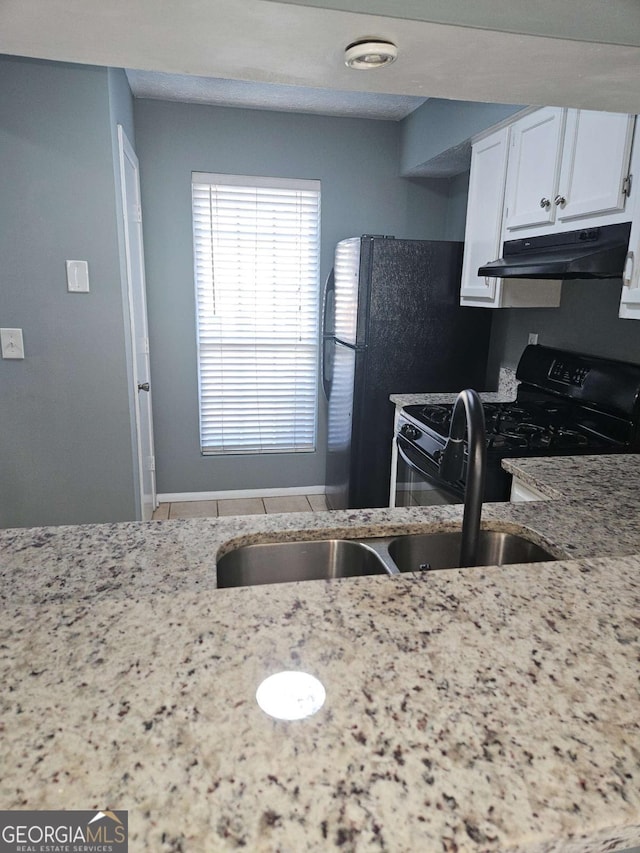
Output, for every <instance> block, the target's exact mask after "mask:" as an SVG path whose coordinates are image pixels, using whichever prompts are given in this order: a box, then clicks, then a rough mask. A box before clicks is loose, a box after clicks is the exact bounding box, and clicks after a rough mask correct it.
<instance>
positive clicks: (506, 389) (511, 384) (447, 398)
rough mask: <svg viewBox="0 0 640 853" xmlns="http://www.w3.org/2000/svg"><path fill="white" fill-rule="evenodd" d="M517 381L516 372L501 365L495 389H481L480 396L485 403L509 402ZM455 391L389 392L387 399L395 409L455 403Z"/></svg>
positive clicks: (513, 395)
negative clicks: (393, 404) (423, 392)
mask: <svg viewBox="0 0 640 853" xmlns="http://www.w3.org/2000/svg"><path fill="white" fill-rule="evenodd" d="M517 390H518V381H517V380H516V374H515V372H514V371H513V370H510V369H509V368H508V367H501V368H500V372H499V375H498V388H497V390H496V391H481V392H480V397H481V399H482V400H483V401H484V402H485V403H511V402H513V400H515V398H516V392H517ZM457 396H458V395H457V394H456V393H453V394H452V393H439V392H436V393H425V394H391V395H390V396H389V399H390V400H391V402H392V403H395V406H396V409H402V408H404V407H405V406H424V405H426V404H428V403H455V400H456V397H457Z"/></svg>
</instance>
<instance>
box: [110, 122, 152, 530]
mask: <svg viewBox="0 0 640 853" xmlns="http://www.w3.org/2000/svg"><path fill="white" fill-rule="evenodd" d="M118 150H119V156H120V182H121V189H122V207H123V216H124V238H125V258H126V269H127V290H128V296H129V317H130V322H131V344H132V346H131V350H132V370H133V377H132V378H133V388H134V400H135V406H134V414H135V432H136V442H137V468H138V477H139V483H140V489H139V502H138V513H139V517H140V518H142V519H143V521H149V520H150V519H151V517H152V515H153V511H154V510H155V509H156V506H157V497H156V476H155V453H154V447H153V414H152V409H151V372H150V369H149V331H148V324H147V299H146V291H145V275H144V249H143V242H142V206H141V204H140V175H139V167H138V158H137V157H136V153H135V151H134V150H133V147H132V145H131V143H130V142H129V140H128V139H127V136H126V134H125V132H124V129H123V128H122V125H118Z"/></svg>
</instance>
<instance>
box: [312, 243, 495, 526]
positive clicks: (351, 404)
mask: <svg viewBox="0 0 640 853" xmlns="http://www.w3.org/2000/svg"><path fill="white" fill-rule="evenodd" d="M462 246H463V244H462V243H453V242H444V241H431V240H429V241H425V240H397V239H395V238H393V237H369V236H365V237H353V238H350V239H348V240H342V241H341V242H340V243H338V245H337V247H336V253H335V262H334V268H333V270H332V272H331V274H330V275H329V277H328V279H327V283H326V285H325V292H324V297H323V328H322V339H323V340H322V347H323V350H322V383H323V387H324V393H325V397H326V398H327V401H328V426H327V448H326V452H327V466H326V477H325V483H326V490H327V503H328V505H329V507H330V508H331V509H361V508H366V507H382V506H388V505H389V483H390V474H391V443H392V440H393V414H394V409H393V404H392V403H391V402H390V400H389V395H390V394H394V393H396V394H406V393H426V392H437V391H459V390H462V389H463V388H475V389H476V390H482V389H484V388H485V381H486V369H487V354H488V348H489V333H490V329H491V311H487V310H485V309H482V308H462V307H460V305H459V299H460V276H461V272H462Z"/></svg>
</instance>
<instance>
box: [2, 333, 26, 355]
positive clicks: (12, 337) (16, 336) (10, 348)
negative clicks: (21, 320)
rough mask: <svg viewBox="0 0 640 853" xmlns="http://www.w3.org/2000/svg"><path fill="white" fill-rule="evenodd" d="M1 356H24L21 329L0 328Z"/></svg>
mask: <svg viewBox="0 0 640 853" xmlns="http://www.w3.org/2000/svg"><path fill="white" fill-rule="evenodd" d="M0 344H1V346H2V357H3V358H24V343H23V341H22V329H0Z"/></svg>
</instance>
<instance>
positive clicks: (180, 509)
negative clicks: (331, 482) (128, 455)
mask: <svg viewBox="0 0 640 853" xmlns="http://www.w3.org/2000/svg"><path fill="white" fill-rule="evenodd" d="M326 509H328V507H327V502H326V500H325V497H324V495H293V496H291V497H282V498H234V499H232V500H223V501H181V502H175V503H164V504H160V506H159V507H158V509H157V510H156V511H155V512H154V514H153V518H154V519H156V520H157V519H160V520H164V519H168V518H217V517H218V516H222V515H262V514H264V513H269V512H322V511H323V510H326Z"/></svg>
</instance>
